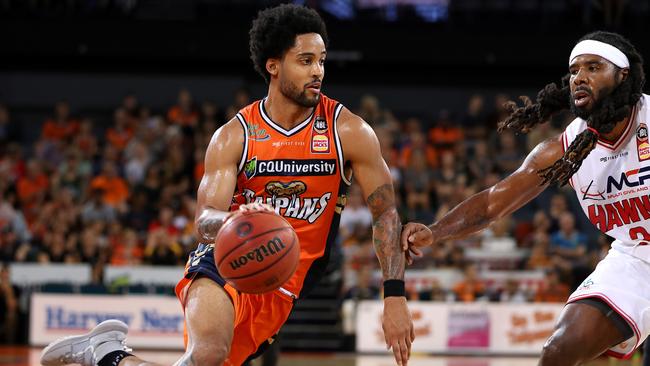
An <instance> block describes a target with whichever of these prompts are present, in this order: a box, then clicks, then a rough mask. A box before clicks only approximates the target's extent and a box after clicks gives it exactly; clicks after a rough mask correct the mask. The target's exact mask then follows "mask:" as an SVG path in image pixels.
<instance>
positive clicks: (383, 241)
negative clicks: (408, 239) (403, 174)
mask: <svg viewBox="0 0 650 366" xmlns="http://www.w3.org/2000/svg"><path fill="white" fill-rule="evenodd" d="M366 202H367V204H368V208H369V209H370V212H371V213H372V217H373V223H372V237H373V243H374V245H375V251H376V252H377V258H378V259H379V264H380V265H381V270H382V274H383V277H384V279H385V280H387V279H400V280H401V279H403V278H404V267H405V264H406V257H405V256H404V252H403V251H402V248H401V245H400V242H399V237H400V234H401V232H402V224H401V222H400V219H399V215H398V214H397V209H396V208H395V194H394V192H393V186H392V185H390V184H384V185H383V186H381V187H379V188H377V189H376V190H375V191H374V192H373V193H372V194H370V195H369V196H368V198H367V200H366Z"/></svg>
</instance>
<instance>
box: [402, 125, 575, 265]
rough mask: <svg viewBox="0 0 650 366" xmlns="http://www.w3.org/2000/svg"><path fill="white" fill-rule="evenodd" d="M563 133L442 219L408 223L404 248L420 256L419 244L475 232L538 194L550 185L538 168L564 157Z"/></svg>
mask: <svg viewBox="0 0 650 366" xmlns="http://www.w3.org/2000/svg"><path fill="white" fill-rule="evenodd" d="M561 137H562V136H561V135H560V136H558V137H552V138H550V139H548V140H546V141H544V142H542V143H540V144H539V145H537V146H536V147H535V149H533V151H531V152H530V154H528V156H527V157H526V160H525V161H524V163H523V164H522V165H521V167H519V169H517V170H516V171H515V172H514V173H512V174H511V175H510V176H508V177H507V178H505V179H504V180H502V181H500V182H499V183H497V184H495V185H494V186H492V187H490V188H488V189H486V190H484V191H482V192H479V193H477V194H475V195H473V196H471V197H470V198H468V199H466V200H465V201H463V202H462V203H460V204H459V205H458V206H456V207H454V208H453V209H452V210H451V211H449V212H448V213H447V214H446V215H445V216H443V217H442V218H441V219H440V220H439V221H437V222H435V223H433V224H431V225H429V226H425V225H422V224H417V223H409V224H407V225H405V227H404V230H403V232H402V239H401V241H402V248H403V249H405V250H406V248H409V247H410V248H411V250H412V251H413V253H414V254H415V255H416V256H419V255H421V253H420V252H419V250H418V249H417V248H418V247H424V246H428V245H432V244H433V243H434V241H435V242H443V241H446V240H453V239H461V238H464V237H467V236H469V235H472V234H474V233H476V232H478V231H481V230H483V229H485V228H486V227H487V226H488V225H489V224H490V223H492V222H494V221H495V220H498V219H499V218H501V217H503V216H505V215H508V214H510V213H512V212H514V211H515V210H517V209H518V208H520V207H521V206H523V205H525V204H526V203H528V202H529V201H530V200H532V199H533V198H535V197H537V195H539V194H540V193H541V192H542V191H543V190H544V189H546V187H547V186H548V184H545V185H542V178H540V176H539V175H538V173H537V172H538V171H539V170H541V169H544V168H546V167H549V166H551V165H552V164H553V163H554V162H555V161H557V160H558V159H560V158H561V157H562V155H563V154H564V151H563V148H562V141H561Z"/></svg>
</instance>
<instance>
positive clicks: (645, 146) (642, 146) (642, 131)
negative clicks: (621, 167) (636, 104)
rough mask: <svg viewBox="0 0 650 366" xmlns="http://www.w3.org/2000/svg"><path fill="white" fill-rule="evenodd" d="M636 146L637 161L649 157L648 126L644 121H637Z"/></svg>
mask: <svg viewBox="0 0 650 366" xmlns="http://www.w3.org/2000/svg"><path fill="white" fill-rule="evenodd" d="M636 147H637V153H638V155H639V161H644V160H648V159H650V144H649V143H648V127H647V126H646V124H645V123H639V127H638V128H637V129H636Z"/></svg>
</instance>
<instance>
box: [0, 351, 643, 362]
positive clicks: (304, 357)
mask: <svg viewBox="0 0 650 366" xmlns="http://www.w3.org/2000/svg"><path fill="white" fill-rule="evenodd" d="M40 353H41V349H40V348H28V347H0V365H2V366H37V365H39V362H38V359H39V356H40ZM136 353H137V354H138V355H141V356H142V357H143V358H146V359H147V360H149V361H154V362H160V363H162V364H167V365H171V364H172V363H174V361H176V360H177V359H178V357H179V356H180V353H179V352H160V351H155V352H137V351H136ZM536 364H537V360H536V359H535V358H519V357H502V358H485V357H440V356H439V357H433V356H426V355H413V356H412V358H411V360H410V361H409V365H410V366H535V365H536ZM278 366H395V361H394V360H393V359H392V357H388V356H362V355H355V354H305V353H301V354H292V353H287V354H282V356H281V358H280V364H279V365H278ZM588 366H641V359H640V357H634V358H633V359H632V360H630V361H618V360H614V359H609V358H601V359H598V360H595V361H593V362H590V363H589V364H588Z"/></svg>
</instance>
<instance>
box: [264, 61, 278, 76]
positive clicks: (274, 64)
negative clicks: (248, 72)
mask: <svg viewBox="0 0 650 366" xmlns="http://www.w3.org/2000/svg"><path fill="white" fill-rule="evenodd" d="M279 69H280V59H278V58H270V59H268V60H266V72H268V73H269V74H271V76H278V71H279Z"/></svg>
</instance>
